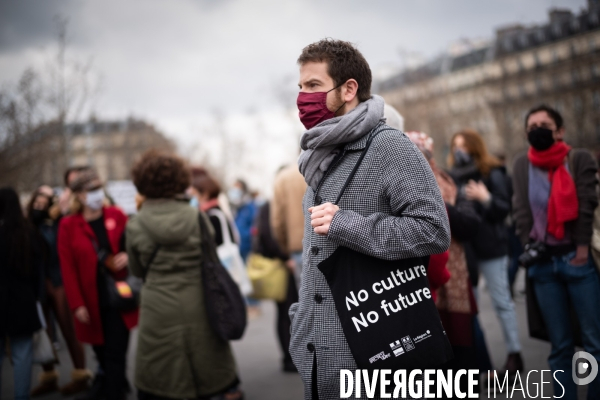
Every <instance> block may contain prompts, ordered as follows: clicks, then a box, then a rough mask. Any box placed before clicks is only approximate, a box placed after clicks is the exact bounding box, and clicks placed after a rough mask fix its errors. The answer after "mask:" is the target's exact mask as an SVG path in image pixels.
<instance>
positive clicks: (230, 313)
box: [198, 212, 246, 340]
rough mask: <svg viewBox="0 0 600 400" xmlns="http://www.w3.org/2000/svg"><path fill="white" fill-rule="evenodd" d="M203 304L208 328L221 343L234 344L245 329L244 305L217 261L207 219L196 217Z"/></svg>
mask: <svg viewBox="0 0 600 400" xmlns="http://www.w3.org/2000/svg"><path fill="white" fill-rule="evenodd" d="M198 221H199V224H200V238H201V247H202V256H201V271H202V288H203V290H204V302H205V303H206V312H207V314H208V320H209V323H210V325H211V327H212V328H213V329H214V331H215V332H216V333H217V335H218V336H219V337H220V338H221V339H223V340H238V339H241V337H242V336H243V335H244V330H245V329H246V303H245V301H244V297H243V296H242V293H241V292H240V289H239V287H238V285H237V284H236V283H235V281H234V280H233V278H232V277H231V275H229V272H227V270H226V269H225V267H224V266H223V265H222V264H221V261H219V256H218V255H217V250H216V249H217V246H216V244H215V240H214V238H213V236H212V235H211V233H210V230H209V228H208V225H207V224H208V222H207V221H208V218H207V217H206V216H205V215H204V213H202V212H201V213H199V215H198Z"/></svg>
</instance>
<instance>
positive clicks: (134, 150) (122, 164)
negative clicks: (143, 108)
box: [2, 118, 175, 191]
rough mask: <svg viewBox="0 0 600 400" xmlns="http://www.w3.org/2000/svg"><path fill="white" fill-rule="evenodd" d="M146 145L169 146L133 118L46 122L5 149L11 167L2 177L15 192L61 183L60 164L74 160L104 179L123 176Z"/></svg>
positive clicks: (150, 127) (171, 146) (151, 128)
mask: <svg viewBox="0 0 600 400" xmlns="http://www.w3.org/2000/svg"><path fill="white" fill-rule="evenodd" d="M151 148H156V149H161V150H166V151H175V145H174V143H173V142H172V141H171V140H169V139H167V138H166V137H165V136H164V135H163V134H162V133H161V132H159V131H158V130H157V129H156V128H155V127H154V126H153V125H152V124H149V123H147V122H145V121H142V120H138V119H133V118H129V119H126V120H123V121H98V120H90V121H88V122H85V123H74V124H67V125H64V126H62V125H60V124H56V123H49V124H45V125H43V126H41V127H39V128H38V129H36V130H35V131H34V132H33V133H31V134H30V135H28V138H27V143H21V144H20V145H19V146H18V147H15V148H13V149H12V150H11V154H10V157H11V158H12V159H13V160H11V161H13V162H12V163H11V165H14V166H15V168H14V171H12V173H11V174H10V175H7V176H6V177H3V179H2V180H8V181H9V182H6V183H5V184H8V185H11V186H13V187H15V188H16V189H17V190H21V191H31V190H34V189H35V188H37V187H39V186H40V185H41V184H46V185H50V186H53V187H56V186H63V184H64V183H63V175H64V172H65V170H66V168H67V167H69V166H74V165H91V166H93V167H94V168H96V169H97V171H98V173H99V175H100V177H101V179H102V180H103V181H104V182H108V181H118V180H128V179H131V176H130V171H131V167H132V166H133V163H134V162H135V161H136V159H137V158H138V157H139V156H140V155H141V154H142V153H143V152H145V151H146V150H148V149H151ZM7 161H9V160H7Z"/></svg>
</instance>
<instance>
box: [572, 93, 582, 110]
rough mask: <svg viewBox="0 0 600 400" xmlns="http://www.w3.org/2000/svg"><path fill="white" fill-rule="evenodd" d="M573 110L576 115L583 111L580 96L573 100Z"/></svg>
mask: <svg viewBox="0 0 600 400" xmlns="http://www.w3.org/2000/svg"><path fill="white" fill-rule="evenodd" d="M573 109H574V110H575V112H576V113H581V112H582V111H583V101H582V100H581V96H575V98H574V99H573Z"/></svg>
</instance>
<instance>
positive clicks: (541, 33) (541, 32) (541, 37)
mask: <svg viewBox="0 0 600 400" xmlns="http://www.w3.org/2000/svg"><path fill="white" fill-rule="evenodd" d="M536 36H537V40H538V41H540V42H543V41H544V40H546V35H545V34H544V28H540V29H538V31H537V33H536Z"/></svg>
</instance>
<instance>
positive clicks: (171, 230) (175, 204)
mask: <svg viewBox="0 0 600 400" xmlns="http://www.w3.org/2000/svg"><path fill="white" fill-rule="evenodd" d="M136 218H137V219H138V221H139V223H140V225H141V226H142V228H144V229H145V230H146V231H147V232H148V235H149V236H150V238H151V239H152V241H153V242H155V243H157V244H160V245H165V246H170V245H175V244H178V243H182V242H184V241H186V240H187V239H188V238H189V237H190V236H191V235H192V234H193V233H194V230H195V229H196V226H197V225H198V211H197V210H195V209H194V208H192V207H190V205H189V204H188V203H187V202H185V201H180V200H162V199H161V200H146V201H145V202H144V205H143V207H142V209H141V210H140V212H139V214H138V215H137V217H136Z"/></svg>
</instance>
